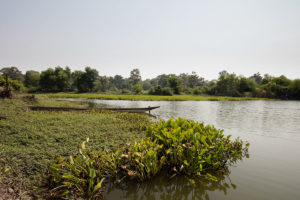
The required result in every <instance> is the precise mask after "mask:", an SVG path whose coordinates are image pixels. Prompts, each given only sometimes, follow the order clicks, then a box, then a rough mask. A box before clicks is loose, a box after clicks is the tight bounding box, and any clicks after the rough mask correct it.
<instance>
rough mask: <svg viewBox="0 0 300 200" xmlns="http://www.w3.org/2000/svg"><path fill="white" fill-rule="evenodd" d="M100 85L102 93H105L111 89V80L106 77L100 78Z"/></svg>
mask: <svg viewBox="0 0 300 200" xmlns="http://www.w3.org/2000/svg"><path fill="white" fill-rule="evenodd" d="M99 84H100V85H99V89H100V90H101V92H105V91H106V90H107V89H108V87H109V79H108V78H107V77H106V76H100V78H99Z"/></svg>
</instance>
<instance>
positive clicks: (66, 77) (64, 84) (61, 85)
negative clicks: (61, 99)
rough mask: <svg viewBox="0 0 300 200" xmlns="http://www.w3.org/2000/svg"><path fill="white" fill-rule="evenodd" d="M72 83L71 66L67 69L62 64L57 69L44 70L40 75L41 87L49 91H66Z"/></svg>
mask: <svg viewBox="0 0 300 200" xmlns="http://www.w3.org/2000/svg"><path fill="white" fill-rule="evenodd" d="M70 85H71V70H70V68H69V67H66V68H65V69H63V68H61V67H60V66H57V67H55V69H52V68H48V69H47V70H45V71H42V73H41V76H40V86H41V89H42V90H44V91H48V92H50V91H51V92H60V91H66V90H68V89H69V88H70Z"/></svg>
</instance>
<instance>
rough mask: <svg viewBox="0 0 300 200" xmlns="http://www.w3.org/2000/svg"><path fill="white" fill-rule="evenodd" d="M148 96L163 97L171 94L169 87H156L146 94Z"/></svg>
mask: <svg viewBox="0 0 300 200" xmlns="http://www.w3.org/2000/svg"><path fill="white" fill-rule="evenodd" d="M148 94H150V95H163V96H172V95H173V92H172V89H171V88H169V87H165V88H162V87H161V86H159V85H158V86H156V87H154V88H151V89H150V90H149V92H148Z"/></svg>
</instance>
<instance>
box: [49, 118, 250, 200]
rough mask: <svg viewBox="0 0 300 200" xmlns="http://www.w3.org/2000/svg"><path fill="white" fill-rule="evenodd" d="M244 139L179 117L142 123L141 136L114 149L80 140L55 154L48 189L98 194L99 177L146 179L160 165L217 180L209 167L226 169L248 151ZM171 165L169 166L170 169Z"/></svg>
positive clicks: (91, 196)
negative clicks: (67, 153) (68, 151)
mask: <svg viewBox="0 0 300 200" xmlns="http://www.w3.org/2000/svg"><path fill="white" fill-rule="evenodd" d="M248 146H249V143H244V142H243V141H242V140H240V139H239V138H237V139H236V140H230V135H229V136H227V137H225V136H224V134H223V130H219V129H216V128H215V127H214V126H210V125H206V126H205V125H204V123H202V122H201V123H200V122H194V121H191V120H186V119H183V118H177V119H175V120H174V119H173V118H171V119H170V120H168V121H159V122H158V123H156V124H153V125H151V126H149V127H148V129H147V136H146V138H144V139H142V140H140V141H138V142H132V143H127V144H125V145H123V146H120V148H119V149H118V150H116V151H115V152H105V151H101V152H93V153H92V152H90V150H88V149H86V148H85V143H83V144H81V145H80V146H79V148H78V153H77V154H76V155H75V156H74V157H70V159H68V160H67V159H66V160H65V159H63V158H60V159H59V160H58V161H57V163H56V164H54V165H52V166H51V167H50V169H49V173H50V176H49V177H50V180H51V183H52V185H51V186H50V187H51V191H53V193H52V195H53V194H54V195H53V196H55V197H56V198H58V197H66V196H67V195H70V194H72V195H73V196H75V197H83V198H87V199H99V198H101V197H102V196H101V192H102V191H103V190H104V188H103V186H102V182H103V180H104V179H105V180H109V179H111V180H112V179H115V178H120V177H121V178H120V179H119V180H117V181H116V182H120V181H121V180H123V179H124V178H126V177H130V178H135V179H138V180H140V181H145V180H148V179H151V178H152V177H153V176H155V175H157V174H159V173H160V172H161V171H162V170H164V169H167V170H168V171H170V170H171V171H172V172H173V175H177V174H181V175H184V176H186V177H188V180H190V181H191V182H194V181H195V180H196V179H197V178H200V177H201V178H205V179H207V180H209V181H217V178H216V177H215V176H213V175H211V172H222V171H226V170H227V168H228V166H229V164H230V163H233V162H236V161H237V160H239V159H241V158H242V157H243V156H245V155H247V152H248ZM169 169H170V170H169Z"/></svg>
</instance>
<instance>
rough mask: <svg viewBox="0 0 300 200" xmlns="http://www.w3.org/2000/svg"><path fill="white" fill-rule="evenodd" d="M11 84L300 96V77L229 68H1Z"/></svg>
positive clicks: (31, 88) (38, 88)
mask: <svg viewBox="0 0 300 200" xmlns="http://www.w3.org/2000/svg"><path fill="white" fill-rule="evenodd" d="M6 76H8V81H9V84H10V85H11V87H12V88H13V89H14V90H17V91H27V92H80V93H82V92H110V93H122V94H126V93H133V94H150V95H174V94H192V95H216V96H233V97H243V96H247V97H263V98H280V99H300V79H295V80H291V79H288V78H287V77H285V76H283V75H282V76H279V77H274V76H271V75H269V74H265V75H263V76H262V75H261V74H260V73H256V74H253V75H252V76H250V77H244V76H238V75H236V74H235V73H229V72H227V71H221V72H219V77H218V79H216V80H210V81H208V80H205V79H204V78H203V77H200V76H199V75H198V74H197V73H196V72H192V73H191V74H189V73H181V74H179V75H176V74H161V75H158V76H157V77H155V78H152V79H145V80H142V78H141V74H140V70H139V69H133V70H132V71H131V72H130V74H129V77H128V78H124V77H123V76H121V75H115V76H100V75H99V72H98V71H97V70H96V69H93V68H91V67H86V68H85V69H84V71H81V70H76V71H73V72H72V71H71V69H70V68H69V67H65V68H62V67H60V66H57V67H55V68H48V69H46V70H44V71H42V72H41V73H40V72H38V71H33V70H29V71H26V73H25V74H22V72H21V71H20V70H19V69H18V68H17V67H5V68H2V69H1V70H0V86H2V85H4V84H5V77H6Z"/></svg>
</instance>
